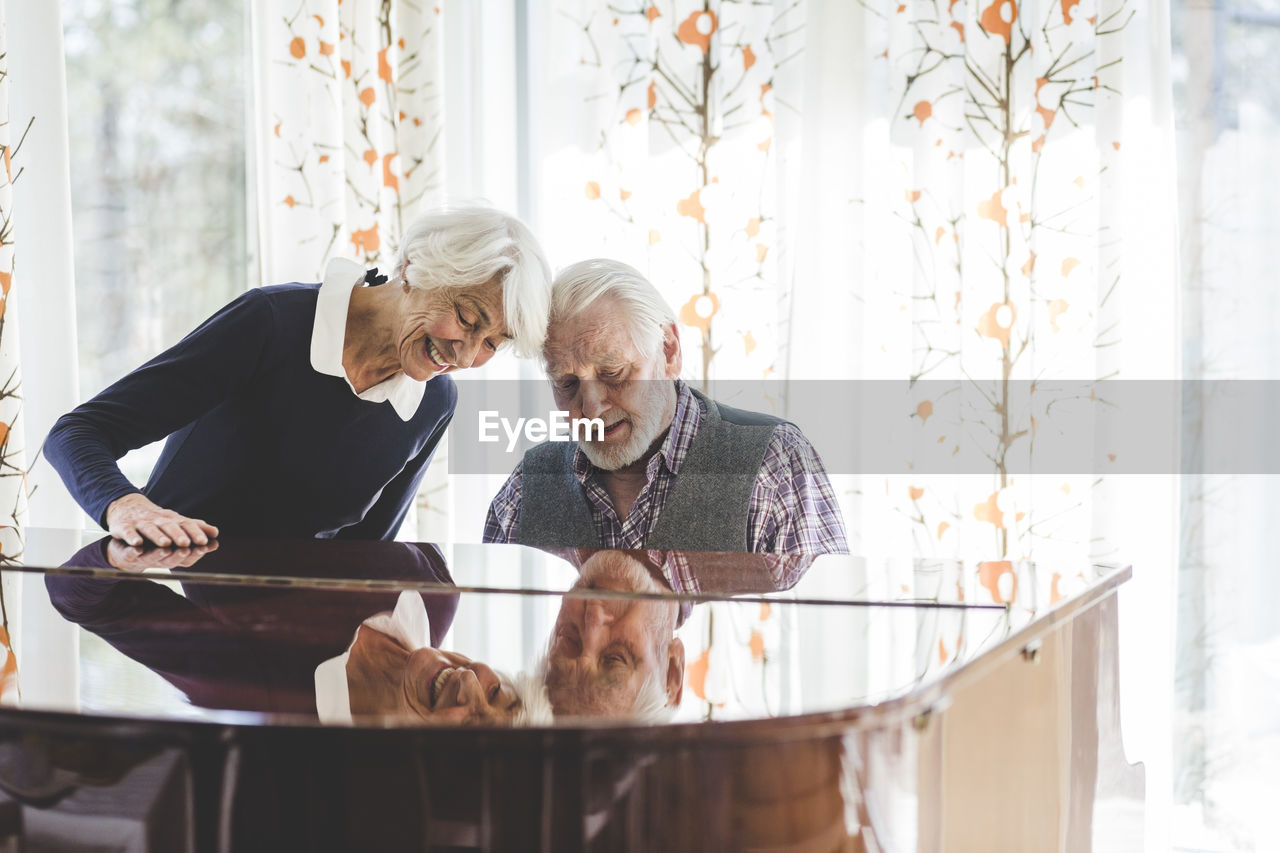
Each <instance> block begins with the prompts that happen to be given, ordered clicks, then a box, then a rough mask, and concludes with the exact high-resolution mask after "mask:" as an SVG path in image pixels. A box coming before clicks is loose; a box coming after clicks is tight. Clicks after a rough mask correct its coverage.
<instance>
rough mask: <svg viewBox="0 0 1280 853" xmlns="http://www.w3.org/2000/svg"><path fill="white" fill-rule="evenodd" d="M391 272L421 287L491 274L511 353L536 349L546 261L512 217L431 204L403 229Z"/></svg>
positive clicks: (544, 306)
mask: <svg viewBox="0 0 1280 853" xmlns="http://www.w3.org/2000/svg"><path fill="white" fill-rule="evenodd" d="M395 276H396V278H400V277H403V278H404V281H405V282H407V283H408V285H409V286H410V287H416V288H420V289H423V290H431V289H434V288H438V287H448V288H462V287H471V286H473V285H477V284H483V283H485V282H487V281H491V280H492V279H493V278H495V277H497V278H498V280H499V281H500V282H501V285H502V312H503V314H504V315H505V317H506V322H507V328H508V329H510V330H511V336H512V338H514V346H515V351H516V354H517V355H521V356H524V357H533V356H535V355H537V354H538V353H539V352H541V350H542V342H543V341H544V340H545V339H546V335H547V315H548V311H549V309H550V303H551V267H550V266H548V265H547V259H546V258H545V257H544V256H543V254H542V247H541V246H540V245H538V240H537V238H535V237H534V236H533V232H532V231H530V230H529V227H528V226H527V225H525V224H524V223H523V222H521V221H520V220H519V219H517V218H516V217H514V216H512V215H510V214H508V213H503V212H502V211H501V210H496V209H495V208H492V207H483V206H478V205H469V206H456V207H444V208H440V209H438V210H433V211H431V212H430V213H427V214H425V215H423V216H421V217H419V218H418V219H416V220H414V222H413V223H412V224H411V225H409V227H408V228H406V229H405V231H404V235H403V236H402V238H401V241H400V251H399V252H398V253H397V255H396V260H395Z"/></svg>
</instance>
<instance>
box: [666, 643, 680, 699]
mask: <svg viewBox="0 0 1280 853" xmlns="http://www.w3.org/2000/svg"><path fill="white" fill-rule="evenodd" d="M683 696H684V643H682V642H680V638H679V637H675V638H674V639H672V640H671V645H670V646H667V705H668V706H669V707H672V708H678V707H680V699H681V698H682V697H683Z"/></svg>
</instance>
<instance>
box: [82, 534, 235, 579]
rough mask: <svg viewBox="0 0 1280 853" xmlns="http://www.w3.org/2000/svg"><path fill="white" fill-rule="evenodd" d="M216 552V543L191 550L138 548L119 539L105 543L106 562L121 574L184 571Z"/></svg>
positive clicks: (198, 546)
mask: <svg viewBox="0 0 1280 853" xmlns="http://www.w3.org/2000/svg"><path fill="white" fill-rule="evenodd" d="M216 550H218V543H217V541H212V542H210V543H209V544H208V545H195V546H193V547H191V548H139V547H137V546H135V545H126V544H124V543H123V542H121V541H120V540H119V539H112V540H111V541H110V542H108V543H107V562H109V563H111V565H113V566H115V567H116V568H117V569H120V571H122V572H142V571H146V570H147V569H166V570H173V569H185V568H187V567H188V566H191V565H193V564H194V563H195V562H196V561H197V560H199V559H200V558H201V557H203V556H204V555H205V554H208V553H209V552H210V551H216Z"/></svg>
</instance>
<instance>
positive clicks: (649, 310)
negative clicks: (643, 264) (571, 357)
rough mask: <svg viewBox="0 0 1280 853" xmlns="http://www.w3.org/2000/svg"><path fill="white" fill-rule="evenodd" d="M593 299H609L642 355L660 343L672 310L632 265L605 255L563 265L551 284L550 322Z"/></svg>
mask: <svg viewBox="0 0 1280 853" xmlns="http://www.w3.org/2000/svg"><path fill="white" fill-rule="evenodd" d="M597 299H608V300H611V301H612V303H613V304H614V306H615V307H616V308H617V309H618V313H619V315H620V316H621V318H622V319H623V322H625V323H626V326H627V331H628V332H629V333H630V335H631V343H632V344H634V345H635V348H636V349H637V350H639V351H640V352H641V353H642V354H644V355H649V354H650V353H653V352H654V351H656V350H657V349H658V348H659V347H660V346H661V345H662V327H663V326H665V325H666V324H667V323H674V322H675V321H676V315H675V312H673V311H672V310H671V306H670V305H668V304H667V301H666V300H665V299H663V298H662V294H660V293H658V289H657V288H656V287H654V286H653V285H652V284H651V283H650V282H649V279H647V278H645V277H644V276H643V275H641V274H640V271H639V270H637V269H636V268H635V267H632V266H629V265H627V264H624V263H622V262H621V261H613V260H609V259H608V258H592V259H590V260H586V261H579V262H578V263H576V264H572V265H571V266H568V267H565V268H564V269H562V270H561V271H560V274H559V275H557V276H556V280H555V283H554V284H553V285H552V286H551V317H550V322H552V323H563V322H565V321H567V320H571V319H573V318H574V317H577V316H578V315H579V314H581V313H582V312H583V311H586V310H587V308H589V307H590V306H591V305H592V303H594V302H595V301H596V300H597Z"/></svg>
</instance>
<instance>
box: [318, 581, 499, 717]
mask: <svg viewBox="0 0 1280 853" xmlns="http://www.w3.org/2000/svg"><path fill="white" fill-rule="evenodd" d="M434 646H435V644H434V643H432V640H431V621H430V615H429V613H428V612H427V610H426V608H424V607H423V605H422V598H421V596H419V595H418V594H417V593H415V592H408V591H406V592H402V593H400V598H399V599H398V600H397V601H396V607H395V610H394V611H391V612H387V613H378V614H376V615H374V616H371V617H369V618H368V619H366V620H364V623H363V624H361V625H360V627H359V628H358V629H357V630H356V634H355V637H354V639H353V640H352V641H351V645H350V646H349V647H348V648H347V651H346V653H345V654H343V655H340V656H338V657H336V658H332V659H331V660H327V661H325V662H324V663H322V664H320V665H319V666H318V667H316V675H315V678H316V708H317V710H318V711H319V713H320V719H321V721H322V722H326V723H340V722H350V721H351V720H352V719H357V718H366V719H367V718H375V719H380V720H386V721H389V722H413V721H419V720H420V721H425V722H432V723H466V724H480V725H485V724H488V725H502V724H504V723H508V724H509V723H510V722H511V721H512V720H513V719H514V718H516V717H517V715H519V716H520V717H523V716H524V715H523V714H522V713H521V712H522V710H523V703H522V701H521V699H520V695H519V693H518V692H517V688H516V685H515V684H513V683H512V682H511V680H510V679H508V678H507V677H506V676H502V675H499V674H498V673H496V672H494V671H493V670H492V669H490V668H489V667H488V666H487V665H486V664H483V663H480V662H479V661H473V660H471V659H470V658H468V657H467V656H466V655H461V654H458V653H457V652H447V651H444V650H442V649H438V648H435V647H434Z"/></svg>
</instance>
